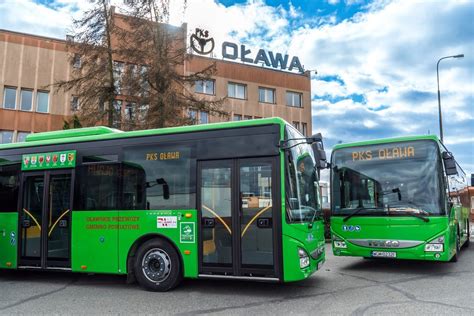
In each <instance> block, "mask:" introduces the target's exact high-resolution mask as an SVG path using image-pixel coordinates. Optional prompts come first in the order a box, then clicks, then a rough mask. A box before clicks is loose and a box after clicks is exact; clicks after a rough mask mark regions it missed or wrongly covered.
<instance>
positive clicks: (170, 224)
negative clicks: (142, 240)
mask: <svg viewBox="0 0 474 316" xmlns="http://www.w3.org/2000/svg"><path fill="white" fill-rule="evenodd" d="M156 224H157V227H158V228H178V217H177V216H158V217H157V218H156Z"/></svg>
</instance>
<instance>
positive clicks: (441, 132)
mask: <svg viewBox="0 0 474 316" xmlns="http://www.w3.org/2000/svg"><path fill="white" fill-rule="evenodd" d="M463 57H464V54H459V55H452V56H445V57H441V58H440V59H439V60H438V62H437V63H436V79H437V81H438V112H439V136H440V137H439V138H440V139H441V142H443V118H442V116H441V94H440V92H439V62H440V61H442V60H443V59H447V58H463Z"/></svg>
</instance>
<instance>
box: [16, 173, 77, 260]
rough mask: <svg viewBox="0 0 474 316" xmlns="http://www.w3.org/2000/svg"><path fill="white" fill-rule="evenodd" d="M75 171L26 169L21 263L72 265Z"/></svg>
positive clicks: (23, 189)
mask: <svg viewBox="0 0 474 316" xmlns="http://www.w3.org/2000/svg"><path fill="white" fill-rule="evenodd" d="M72 196H73V171H72V170H57V171H36V172H24V173H23V177H22V203H21V208H20V214H19V225H20V236H19V246H20V250H19V252H20V261H19V266H20V267H21V266H23V267H37V268H43V269H46V268H70V266H71V261H70V239H71V218H72V216H71V207H72Z"/></svg>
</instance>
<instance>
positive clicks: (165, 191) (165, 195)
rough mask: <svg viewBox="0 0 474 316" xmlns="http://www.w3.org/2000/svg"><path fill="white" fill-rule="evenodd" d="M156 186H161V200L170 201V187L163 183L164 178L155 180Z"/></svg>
mask: <svg viewBox="0 0 474 316" xmlns="http://www.w3.org/2000/svg"><path fill="white" fill-rule="evenodd" d="M156 184H160V185H162V186H163V198H164V199H165V200H169V199H170V186H169V185H168V183H167V182H166V181H165V179H164V178H159V179H156Z"/></svg>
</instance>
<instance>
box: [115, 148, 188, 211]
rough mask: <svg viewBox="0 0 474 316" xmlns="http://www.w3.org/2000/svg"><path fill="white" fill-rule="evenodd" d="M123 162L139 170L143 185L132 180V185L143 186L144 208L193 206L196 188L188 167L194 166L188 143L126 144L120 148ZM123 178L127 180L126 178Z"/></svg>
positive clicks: (158, 208) (157, 208)
mask: <svg viewBox="0 0 474 316" xmlns="http://www.w3.org/2000/svg"><path fill="white" fill-rule="evenodd" d="M123 164H124V166H130V167H132V166H133V168H134V169H135V170H137V171H138V170H141V171H140V172H142V173H143V176H142V177H143V178H144V182H143V184H142V183H140V182H139V181H138V182H137V181H136V180H133V181H135V186H142V185H143V187H144V188H145V190H144V196H145V198H144V201H146V202H144V203H145V205H146V208H147V209H156V210H160V209H161V210H162V209H177V208H194V207H195V195H196V192H195V190H196V189H195V180H194V172H191V169H194V168H195V167H194V166H195V164H196V162H195V160H194V159H193V157H192V149H191V147H190V146H186V145H178V146H177V145H173V146H159V145H144V146H134V147H128V148H125V149H124V158H123ZM124 180H125V182H128V180H127V179H126V178H125V179H124ZM133 181H132V182H133ZM133 191H135V192H136V191H138V190H136V189H134V190H133ZM132 209H134V208H133V207H132Z"/></svg>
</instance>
